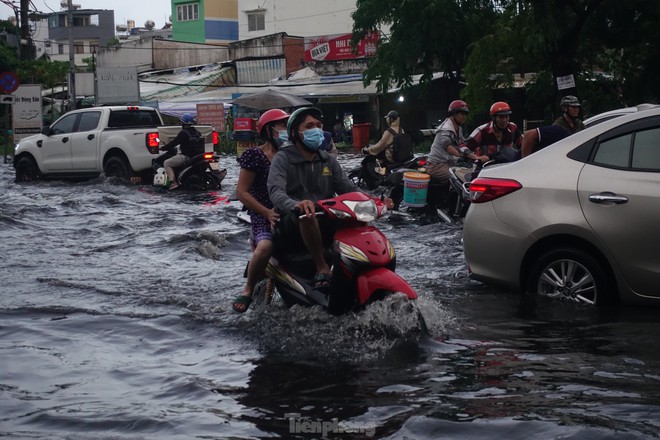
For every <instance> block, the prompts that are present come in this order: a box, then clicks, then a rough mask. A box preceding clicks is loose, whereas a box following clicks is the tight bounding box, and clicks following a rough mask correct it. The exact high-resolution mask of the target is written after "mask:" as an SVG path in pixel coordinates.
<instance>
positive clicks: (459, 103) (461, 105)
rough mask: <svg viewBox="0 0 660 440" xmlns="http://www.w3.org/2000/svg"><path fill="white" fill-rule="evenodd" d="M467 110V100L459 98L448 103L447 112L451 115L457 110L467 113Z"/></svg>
mask: <svg viewBox="0 0 660 440" xmlns="http://www.w3.org/2000/svg"><path fill="white" fill-rule="evenodd" d="M469 111H470V108H469V107H468V105H467V102H465V101H463V100H461V99H457V100H455V101H452V102H451V104H449V108H448V109H447V112H449V114H450V115H453V114H454V113H458V112H465V113H468V112H469Z"/></svg>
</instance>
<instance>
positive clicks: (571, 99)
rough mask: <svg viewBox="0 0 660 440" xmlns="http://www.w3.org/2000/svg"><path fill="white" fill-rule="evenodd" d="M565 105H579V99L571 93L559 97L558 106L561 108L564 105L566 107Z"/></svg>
mask: <svg viewBox="0 0 660 440" xmlns="http://www.w3.org/2000/svg"><path fill="white" fill-rule="evenodd" d="M567 106H571V107H580V106H581V104H580V100H579V99H577V97H575V96H573V95H566V96H564V97H563V98H561V102H560V103H559V107H560V108H562V109H563V108H564V107H567Z"/></svg>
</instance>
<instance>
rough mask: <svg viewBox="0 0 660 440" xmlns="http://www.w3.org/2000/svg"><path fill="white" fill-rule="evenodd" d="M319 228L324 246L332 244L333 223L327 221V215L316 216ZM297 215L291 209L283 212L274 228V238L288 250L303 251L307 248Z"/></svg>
mask: <svg viewBox="0 0 660 440" xmlns="http://www.w3.org/2000/svg"><path fill="white" fill-rule="evenodd" d="M316 220H317V221H318V223H319V229H320V230H321V238H322V240H323V244H324V245H325V246H329V245H330V244H332V240H333V237H334V235H335V225H334V223H333V222H331V221H329V220H328V218H327V216H325V215H319V216H317V217H316ZM298 221H299V220H298V216H297V215H295V214H293V213H292V212H291V211H289V212H287V213H285V214H283V215H282V216H281V217H280V221H279V222H277V226H276V228H275V238H274V240H275V241H276V242H277V243H278V244H279V245H281V246H283V247H284V248H285V249H287V251H289V252H303V251H306V250H307V247H306V246H305V243H304V242H303V239H302V236H301V235H300V227H299V226H298Z"/></svg>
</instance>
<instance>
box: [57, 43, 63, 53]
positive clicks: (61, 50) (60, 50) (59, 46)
mask: <svg viewBox="0 0 660 440" xmlns="http://www.w3.org/2000/svg"><path fill="white" fill-rule="evenodd" d="M57 53H58V54H60V55H63V54H64V45H63V44H58V45H57Z"/></svg>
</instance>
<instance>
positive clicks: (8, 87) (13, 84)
mask: <svg viewBox="0 0 660 440" xmlns="http://www.w3.org/2000/svg"><path fill="white" fill-rule="evenodd" d="M20 85H21V82H20V81H19V80H18V77H17V76H16V74H15V73H14V72H2V73H0V91H1V92H4V93H14V92H15V91H16V89H17V88H18V86H20Z"/></svg>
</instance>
